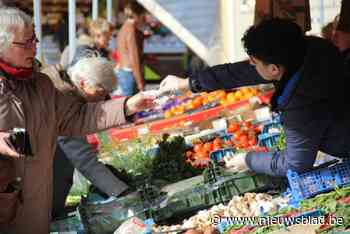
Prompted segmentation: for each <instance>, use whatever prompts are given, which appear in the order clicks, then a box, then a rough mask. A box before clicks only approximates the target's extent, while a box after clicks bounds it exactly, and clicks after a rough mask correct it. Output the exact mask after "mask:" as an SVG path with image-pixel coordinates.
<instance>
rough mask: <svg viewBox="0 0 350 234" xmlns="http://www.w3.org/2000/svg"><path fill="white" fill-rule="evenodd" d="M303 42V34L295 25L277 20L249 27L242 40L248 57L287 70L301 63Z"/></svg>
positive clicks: (303, 51)
mask: <svg viewBox="0 0 350 234" xmlns="http://www.w3.org/2000/svg"><path fill="white" fill-rule="evenodd" d="M305 41H306V40H305V36H304V33H303V31H302V29H301V28H300V27H299V26H298V25H297V24H296V23H293V22H292V21H289V20H284V19H279V18H275V19H269V20H265V21H262V22H261V23H260V24H258V25H255V26H251V27H250V28H249V29H248V30H247V31H246V32H245V34H244V36H243V38H242V42H243V45H244V48H245V50H246V52H247V54H248V55H250V56H253V57H256V58H258V59H260V60H261V61H262V62H263V63H265V64H276V65H282V66H284V67H285V68H286V69H287V70H288V69H291V68H292V67H293V66H295V65H296V64H298V65H300V63H301V62H302V60H303V56H304V53H305V46H306V45H305V44H306V42H305Z"/></svg>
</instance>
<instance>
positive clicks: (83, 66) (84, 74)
mask: <svg viewBox="0 0 350 234" xmlns="http://www.w3.org/2000/svg"><path fill="white" fill-rule="evenodd" d="M67 72H68V75H69V77H70V79H71V80H72V82H73V83H74V84H75V85H76V86H77V87H79V84H80V81H81V80H84V81H85V82H86V84H87V85H88V86H90V87H103V88H104V89H105V90H106V91H108V92H112V91H113V90H114V89H115V87H116V85H117V80H116V77H115V74H114V66H113V64H112V63H111V62H110V61H108V60H107V59H105V58H102V57H85V58H82V59H80V60H79V61H77V62H76V63H75V64H74V65H73V66H71V67H70V68H68V71H67Z"/></svg>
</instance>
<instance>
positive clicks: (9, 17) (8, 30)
mask: <svg viewBox="0 0 350 234" xmlns="http://www.w3.org/2000/svg"><path fill="white" fill-rule="evenodd" d="M30 25H33V20H32V17H30V16H29V15H27V14H26V13H24V12H23V11H21V10H19V9H17V8H10V7H1V8H0V53H1V52H3V51H5V50H6V49H7V48H9V47H10V45H11V43H12V42H13V39H14V36H15V32H16V30H19V29H20V30H21V29H24V28H25V27H28V26H30Z"/></svg>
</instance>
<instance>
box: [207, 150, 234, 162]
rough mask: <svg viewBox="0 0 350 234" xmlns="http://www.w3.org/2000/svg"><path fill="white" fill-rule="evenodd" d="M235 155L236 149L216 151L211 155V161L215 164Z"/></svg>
mask: <svg viewBox="0 0 350 234" xmlns="http://www.w3.org/2000/svg"><path fill="white" fill-rule="evenodd" d="M235 153H236V150H235V149H234V148H225V149H220V150H215V151H212V152H211V153H210V159H211V160H212V161H215V162H220V161H222V160H223V158H224V157H232V156H234V155H235Z"/></svg>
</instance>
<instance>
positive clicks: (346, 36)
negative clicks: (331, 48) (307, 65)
mask: <svg viewBox="0 0 350 234" xmlns="http://www.w3.org/2000/svg"><path fill="white" fill-rule="evenodd" d="M349 10H350V9H349ZM339 19H340V16H337V17H335V19H334V22H333V31H332V38H331V40H332V42H333V43H334V45H335V46H336V47H338V49H339V50H340V52H341V53H342V55H343V57H344V60H345V71H346V74H347V75H348V76H349V77H350V23H349V24H347V25H343V26H342V27H339Z"/></svg>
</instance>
